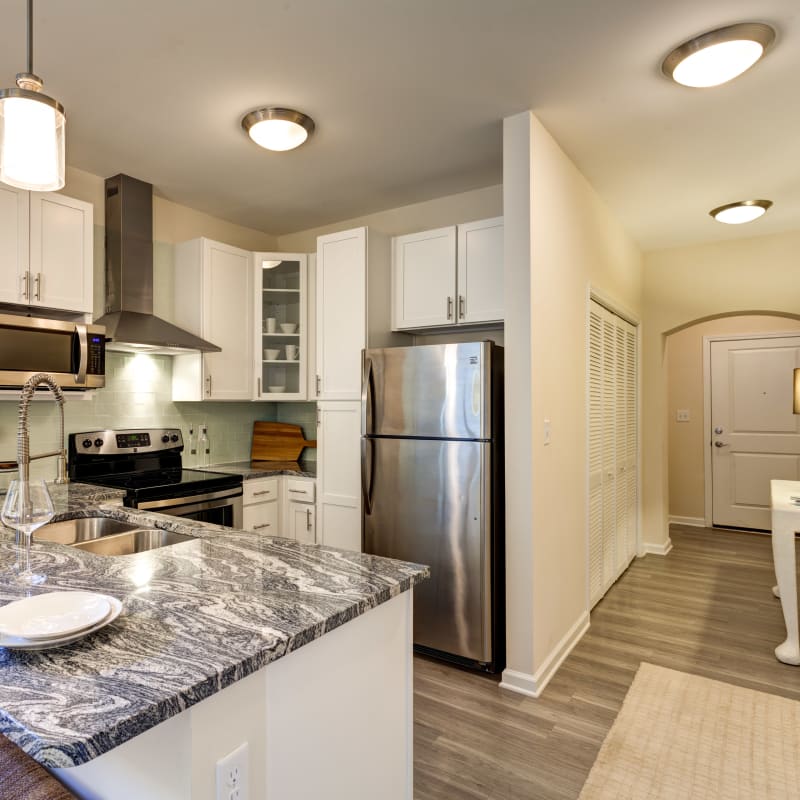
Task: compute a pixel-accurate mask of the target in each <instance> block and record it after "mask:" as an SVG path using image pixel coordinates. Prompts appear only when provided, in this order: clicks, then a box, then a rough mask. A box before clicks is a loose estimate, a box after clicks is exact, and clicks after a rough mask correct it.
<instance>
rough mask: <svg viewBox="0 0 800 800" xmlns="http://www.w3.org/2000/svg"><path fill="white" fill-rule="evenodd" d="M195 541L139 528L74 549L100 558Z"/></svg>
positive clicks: (86, 543)
mask: <svg viewBox="0 0 800 800" xmlns="http://www.w3.org/2000/svg"><path fill="white" fill-rule="evenodd" d="M194 539H195V537H194V536H187V535H186V534H185V533H173V532H172V531H162V530H159V529H158V528H138V529H136V530H133V531H126V532H125V533H115V534H112V535H111V536H101V537H100V538H99V539H90V540H89V541H85V542H77V543H76V544H74V545H73V547H76V548H78V549H79V550H88V551H89V552H90V553H94V554H95V555H98V556H129V555H131V554H132V553H144V552H146V551H147V550H156V549H157V548H159V547H167V546H168V545H171V544H180V543H181V542H191V541H193V540H194Z"/></svg>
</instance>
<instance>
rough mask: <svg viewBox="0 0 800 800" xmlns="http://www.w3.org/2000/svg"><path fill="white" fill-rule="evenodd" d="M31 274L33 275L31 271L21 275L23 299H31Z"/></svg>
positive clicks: (21, 294)
mask: <svg viewBox="0 0 800 800" xmlns="http://www.w3.org/2000/svg"><path fill="white" fill-rule="evenodd" d="M30 275H31V274H30V272H23V273H22V275H21V278H22V287H21V288H20V291H19V293H20V296H21V297H22V299H23V300H30V299H31V296H30V291H29V289H30V285H29V280H30Z"/></svg>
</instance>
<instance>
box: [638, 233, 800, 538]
mask: <svg viewBox="0 0 800 800" xmlns="http://www.w3.org/2000/svg"><path fill="white" fill-rule="evenodd" d="M756 224H757V223H756ZM798 253H800V231H789V232H786V233H780V234H773V235H771V236H761V237H753V238H750V239H736V240H735V241H730V242H716V243H712V244H706V245H698V246H693V247H682V248H673V249H669V250H659V251H655V252H652V253H648V254H647V255H646V256H645V271H644V320H645V324H644V326H643V334H644V335H643V404H642V448H643V449H642V458H643V498H642V500H643V508H642V513H643V518H644V525H643V534H644V537H645V540H646V541H647V542H648V543H650V544H651V545H652V546H653V548H655V549H657V548H659V547H662V546H665V545H666V544H667V542H668V541H669V533H668V526H667V522H668V513H669V458H668V453H669V447H668V435H667V432H668V429H669V420H668V409H669V406H668V380H667V369H666V365H665V341H666V339H665V334H667V333H669V332H671V331H674V330H675V329H678V328H681V327H683V326H686V325H688V324H690V323H692V322H696V321H701V320H705V319H708V318H711V317H716V316H722V315H731V314H753V313H755V314H758V313H761V314H770V312H777V313H778V314H789V315H796V314H798V313H800V279H798V276H799V275H800V265H799V264H798Z"/></svg>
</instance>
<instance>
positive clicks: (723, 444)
mask: <svg viewBox="0 0 800 800" xmlns="http://www.w3.org/2000/svg"><path fill="white" fill-rule="evenodd" d="M714 447H728V443H727V442H714Z"/></svg>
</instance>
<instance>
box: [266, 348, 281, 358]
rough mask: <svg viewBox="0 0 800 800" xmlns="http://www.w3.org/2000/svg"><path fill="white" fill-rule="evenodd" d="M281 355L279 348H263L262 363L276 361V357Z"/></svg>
mask: <svg viewBox="0 0 800 800" xmlns="http://www.w3.org/2000/svg"><path fill="white" fill-rule="evenodd" d="M280 354H281V351H280V349H279V348H277V347H276V348H275V349H272V348H270V347H267V348H265V350H264V361H277V360H278V356H279V355H280Z"/></svg>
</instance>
